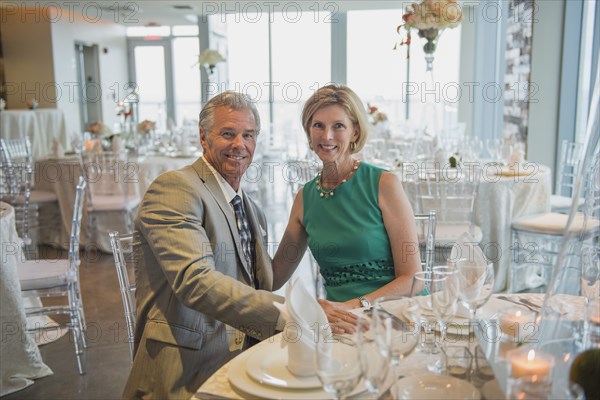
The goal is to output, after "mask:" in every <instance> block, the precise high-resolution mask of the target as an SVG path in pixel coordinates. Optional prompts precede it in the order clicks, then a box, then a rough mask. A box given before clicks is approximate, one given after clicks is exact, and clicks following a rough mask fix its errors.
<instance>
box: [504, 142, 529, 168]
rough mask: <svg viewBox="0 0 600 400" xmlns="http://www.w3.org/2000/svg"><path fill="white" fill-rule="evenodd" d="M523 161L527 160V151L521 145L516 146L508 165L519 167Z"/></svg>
mask: <svg viewBox="0 0 600 400" xmlns="http://www.w3.org/2000/svg"><path fill="white" fill-rule="evenodd" d="M523 162H525V152H524V151H523V150H522V149H521V146H514V148H513V151H512V153H511V154H510V161H509V163H508V165H509V166H511V167H513V168H517V166H519V165H521V164H522V163H523Z"/></svg>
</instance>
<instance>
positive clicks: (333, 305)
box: [319, 299, 357, 333]
mask: <svg viewBox="0 0 600 400" xmlns="http://www.w3.org/2000/svg"><path fill="white" fill-rule="evenodd" d="M319 304H320V305H321V308H322V309H323V311H325V315H327V321H329V324H330V325H331V330H332V332H333V333H354V332H356V321H357V317H356V314H353V313H351V312H350V311H348V310H350V309H351V307H349V306H348V305H346V304H344V303H337V302H334V301H328V300H324V299H321V300H319Z"/></svg>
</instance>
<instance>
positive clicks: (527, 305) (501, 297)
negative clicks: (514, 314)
mask: <svg viewBox="0 0 600 400" xmlns="http://www.w3.org/2000/svg"><path fill="white" fill-rule="evenodd" d="M497 298H498V299H500V300H504V301H508V302H509V303H513V304H517V305H519V306H523V307H526V308H528V309H529V310H531V311H533V312H534V313H537V312H539V309H537V308H533V307H532V306H530V305H529V304H526V303H523V302H522V301H519V300H514V299H511V298H510V297H506V296H498V297H497Z"/></svg>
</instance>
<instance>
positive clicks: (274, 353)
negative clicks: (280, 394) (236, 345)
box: [246, 343, 321, 389]
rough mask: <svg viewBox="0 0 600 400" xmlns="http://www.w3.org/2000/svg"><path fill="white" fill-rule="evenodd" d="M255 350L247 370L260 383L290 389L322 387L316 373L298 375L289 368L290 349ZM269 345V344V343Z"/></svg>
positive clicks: (247, 364)
mask: <svg viewBox="0 0 600 400" xmlns="http://www.w3.org/2000/svg"><path fill="white" fill-rule="evenodd" d="M274 344H276V345H277V347H278V348H277V349H264V350H263V351H260V352H258V351H255V352H253V353H252V354H251V355H250V356H249V357H248V360H247V361H246V372H247V373H248V375H250V377H251V378H252V379H254V380H256V381H257V382H258V383H262V384H265V385H270V386H276V387H281V388H288V389H314V388H319V387H321V381H320V380H319V377H318V376H316V375H313V376H306V377H302V376H296V375H294V374H292V373H291V372H290V370H289V369H288V368H287V361H288V351H287V348H283V349H282V348H281V346H280V345H279V343H274ZM267 347H268V345H267Z"/></svg>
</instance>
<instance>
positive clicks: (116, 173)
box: [78, 151, 134, 209]
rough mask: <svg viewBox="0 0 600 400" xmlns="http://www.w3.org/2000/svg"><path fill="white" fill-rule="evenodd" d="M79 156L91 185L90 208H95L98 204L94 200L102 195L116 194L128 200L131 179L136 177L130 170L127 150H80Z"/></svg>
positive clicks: (104, 196)
mask: <svg viewBox="0 0 600 400" xmlns="http://www.w3.org/2000/svg"><path fill="white" fill-rule="evenodd" d="M78 156H79V163H80V165H81V169H82V171H83V176H84V178H85V180H86V182H87V183H88V185H89V190H88V196H87V197H88V209H94V208H95V206H97V204H95V201H94V200H95V199H98V198H100V197H102V198H103V199H106V198H107V197H110V196H114V197H116V198H119V199H120V201H121V202H122V203H123V204H125V203H126V202H127V200H128V197H129V194H130V193H129V183H130V182H129V181H133V178H134V177H133V176H130V175H131V174H130V172H131V171H128V165H129V164H128V155H127V152H126V151H124V152H112V151H103V152H95V151H93V152H86V153H83V152H80V153H79V154H78ZM96 203H97V201H96ZM123 207H125V206H123ZM125 208H126V207H125Z"/></svg>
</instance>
